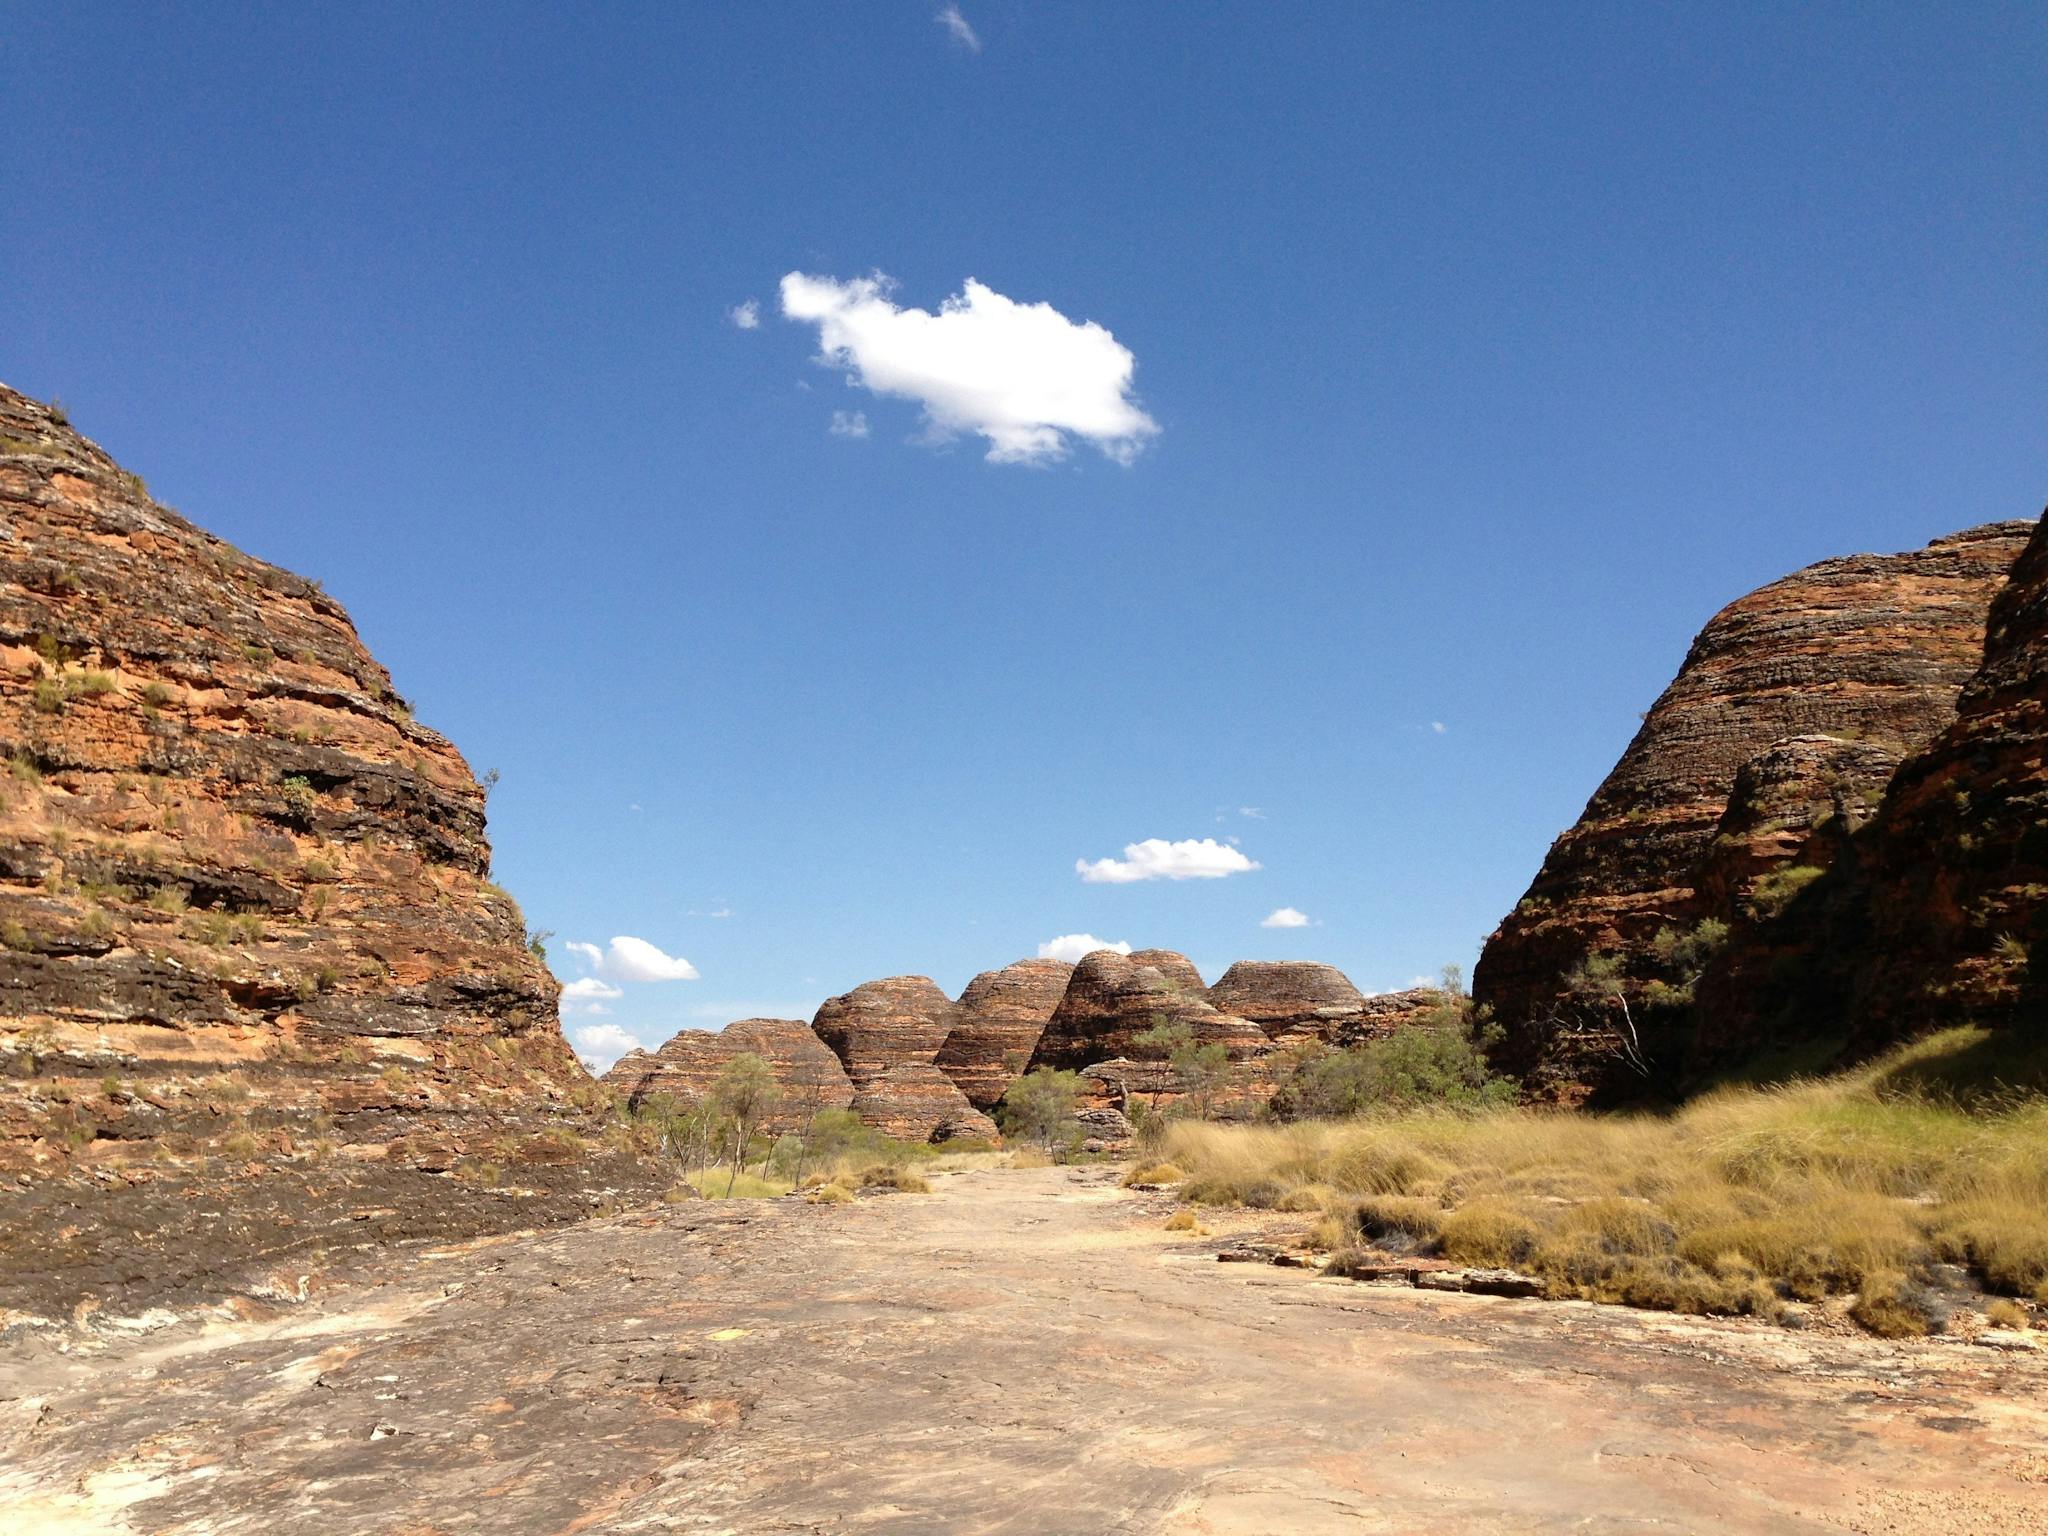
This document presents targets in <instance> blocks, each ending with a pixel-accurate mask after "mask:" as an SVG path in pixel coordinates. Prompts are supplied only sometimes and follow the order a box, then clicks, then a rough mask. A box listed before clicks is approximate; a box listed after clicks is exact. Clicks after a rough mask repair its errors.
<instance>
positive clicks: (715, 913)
mask: <svg viewBox="0 0 2048 1536" xmlns="http://www.w3.org/2000/svg"><path fill="white" fill-rule="evenodd" d="M683 916H685V917H731V916H732V908H731V907H712V908H710V909H709V910H708V911H707V910H703V909H700V908H697V907H692V908H690V910H689V911H687V912H685V913H684V914H683Z"/></svg>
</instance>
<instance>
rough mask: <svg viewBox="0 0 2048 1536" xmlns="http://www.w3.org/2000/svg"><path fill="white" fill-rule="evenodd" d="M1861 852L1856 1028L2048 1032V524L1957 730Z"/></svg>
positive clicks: (1937, 745)
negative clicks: (1967, 1026) (1864, 916)
mask: <svg viewBox="0 0 2048 1536" xmlns="http://www.w3.org/2000/svg"><path fill="white" fill-rule="evenodd" d="M1858 845H1859V852H1860V859H1859V870H1858V877H1859V881H1860V884H1861V886H1862V888H1863V890H1864V891H1865V892H1866V895H1865V898H1864V900H1865V902H1866V904H1867V910H1868V914H1869V922H1870V937H1869V939H1868V941H1867V961H1866V963H1865V964H1864V965H1863V967H1862V968H1861V976H1860V978H1859V984H1858V986H1857V988H1856V991H1855V994H1854V996H1855V1001H1854V1003H1853V1005H1852V1008H1851V1018H1852V1020H1853V1021H1854V1022H1855V1023H1856V1025H1857V1027H1858V1028H1859V1029H1860V1030H1862V1031H1869V1032H1875V1033H1876V1034H1877V1035H1878V1036H1879V1037H1886V1038H1888V1037H1896V1036H1898V1035H1901V1034H1904V1033H1906V1032H1908V1031H1909V1030H1912V1029H1916V1028H1923V1027H1925V1026H1926V1025H1928V1024H1945V1023H1959V1022H1965V1021H1968V1022H1974V1023H1980V1024H1986V1025H1993V1026H2002V1027H2023V1028H2026V1029H2029V1030H2031V1031H2032V1032H2033V1033H2034V1035H2035V1037H2036V1038H2037V1039H2048V519H2044V521H2042V522H2040V523H2037V524H2035V525H2034V529H2033V536H2032V538H2031V539H2030V540H2029V541H2028V544H2027V547H2026V550H2025V552H2024V553H2023V554H2022V555H2021V556H2020V558H2019V560H2018V561H2017V562H2016V563H2015V564H2014V566H2013V568H2012V575H2011V579H2010V581H2009V582H2008V584H2007V586H2006V587H2005V589H2004V590H2003V591H2002V592H2000V593H1999V595H1998V597H1997V598H1996V599H1995V600H1994V601H1993V603H1992V605H1991V619H1990V625H1989V628H1988V631H1987V633H1986V635H1985V642H1984V663H1983V665H1982V666H1981V667H1980V668H1979V669H1978V671H1977V674H1976V675H1975V676H1974V677H1972V678H1971V679H1970V682H1969V686H1967V687H1966V688H1965V689H1964V690H1963V695H1962V698H1961V700H1960V704H1959V712H1958V716H1957V719H1956V721H1955V723H1954V724H1953V725H1951V726H1950V727H1949V728H1948V729H1947V730H1946V731H1944V732H1943V733H1942V734H1941V736H1940V737H1939V738H1937V739H1936V741H1935V742H1934V743H1933V745H1932V746H1930V747H1929V748H1928V749H1927V750H1925V751H1923V752H1921V753H1919V754H1917V755H1915V756H1914V757H1913V758H1911V759H1910V760H1908V761H1907V763H1906V764H1905V765H1904V766H1902V767H1901V768H1900V770H1899V773H1898V775H1897V776H1896V777H1895V778H1894V779H1893V780H1892V784H1891V788H1890V790H1889V791H1888V792H1887V794H1886V796H1885V800H1884V804H1883V805H1882V806H1881V807H1880V808H1879V810H1878V814H1877V819H1876V821H1875V823H1874V824H1873V825H1872V826H1871V828H1870V829H1869V831H1868V832H1867V833H1866V834H1864V835H1863V836H1861V837H1859V838H1858Z"/></svg>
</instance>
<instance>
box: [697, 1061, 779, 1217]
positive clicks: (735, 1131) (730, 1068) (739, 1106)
mask: <svg viewBox="0 0 2048 1536" xmlns="http://www.w3.org/2000/svg"><path fill="white" fill-rule="evenodd" d="M779 1097H780V1095H779V1094H778V1093H777V1092H776V1090H775V1074H774V1073H773V1072H771V1071H770V1070H769V1069H768V1063H767V1062H765V1061H763V1060H762V1059H761V1058H760V1057H759V1056H756V1055H755V1054H754V1053H753V1052H752V1051H747V1052H745V1053H743V1054H741V1055H738V1056H735V1057H733V1059H732V1060H731V1061H729V1062H727V1063H726V1065H725V1070H724V1071H723V1072H721V1073H719V1074H718V1081H717V1082H715V1083H713V1084H712V1085H711V1102H712V1103H713V1104H715V1105H716V1106H717V1107H718V1110H719V1112H720V1113H721V1114H723V1115H724V1116H725V1117H726V1118H727V1119H728V1120H730V1121H731V1122H732V1175H731V1177H729V1178H728V1179H727V1180H726V1181H725V1192H726V1194H727V1195H730V1194H731V1193H732V1191H733V1186H734V1185H735V1184H737V1183H738V1182H739V1177H740V1165H741V1164H743V1163H744V1162H746V1160H747V1141H748V1138H749V1137H751V1136H752V1135H753V1134H754V1127H755V1126H757V1125H759V1124H760V1123H761V1121H762V1119H763V1118H764V1117H765V1116H766V1115H767V1114H768V1113H769V1111H771V1110H772V1109H774V1107H775V1103H776V1100H777V1099H778V1098H779Z"/></svg>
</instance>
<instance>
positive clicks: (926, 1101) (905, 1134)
mask: <svg viewBox="0 0 2048 1536" xmlns="http://www.w3.org/2000/svg"><path fill="white" fill-rule="evenodd" d="M853 1112H854V1113H855V1114H856V1115H859V1116H860V1118H861V1120H862V1121H863V1122H864V1123H865V1124H868V1125H872V1126H874V1127H875V1128H876V1129H877V1130H879V1131H882V1132H884V1133H885V1134H887V1135H890V1136H894V1137H896V1138H897V1139H898V1140H899V1141H986V1142H1000V1141H1001V1140H1002V1135H1001V1133H1000V1132H999V1131H997V1129H996V1123H995V1122H994V1121H993V1120H991V1119H990V1118H989V1117H988V1116H987V1115H985V1114H983V1113H982V1112H981V1111H980V1110H978V1109H976V1108H975V1107H974V1106H973V1105H972V1104H970V1103H968V1102H967V1099H966V1097H965V1096H964V1095H963V1094H962V1093H961V1092H960V1089H959V1087H958V1085H957V1084H955V1083H954V1081H953V1079H952V1078H950V1077H948V1076H947V1075H946V1074H945V1073H944V1072H942V1071H940V1070H939V1069H938V1068H937V1067H935V1066H929V1065H924V1064H917V1063H913V1064H908V1065H904V1066H900V1067H891V1068H889V1069H888V1070H887V1071H886V1072H879V1073H877V1074H876V1075H875V1076H873V1077H871V1078H869V1079H868V1080H867V1082H866V1083H864V1084H863V1085H862V1086H861V1087H860V1088H859V1089H857V1090H856V1091H855V1093H854V1096H853Z"/></svg>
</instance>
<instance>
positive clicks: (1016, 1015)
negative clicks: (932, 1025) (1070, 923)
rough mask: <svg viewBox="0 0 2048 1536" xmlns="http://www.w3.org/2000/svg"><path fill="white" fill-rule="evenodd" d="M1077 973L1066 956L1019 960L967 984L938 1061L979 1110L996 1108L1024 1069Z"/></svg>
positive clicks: (986, 973) (940, 1066)
mask: <svg viewBox="0 0 2048 1536" xmlns="http://www.w3.org/2000/svg"><path fill="white" fill-rule="evenodd" d="M1073 974H1074V967H1073V966H1072V965H1071V964H1069V963H1068V962H1067V961H1065V960H1019V961H1017V962H1016V963H1015V964H1014V965H1006V966H1004V967H1003V968H1002V969H1001V970H999V971H983V972H982V973H981V974H980V975H979V976H977V977H975V978H974V980H972V981H970V982H969V983H968V984H967V990H966V991H965V992H962V993H961V994H960V1003H959V1008H958V1014H957V1018H956V1022H955V1023H954V1025H953V1030H952V1033H951V1034H949V1035H948V1036H947V1037H946V1043H945V1044H944V1045H943V1046H941V1047H940V1049H939V1054H938V1056H937V1058H936V1065H937V1066H938V1067H939V1069H940V1070H941V1071H943V1072H944V1073H945V1074H946V1075H947V1076H948V1077H950V1078H952V1079H953V1081H954V1082H955V1083H957V1084H959V1086H960V1091H961V1092H962V1093H963V1094H965V1095H966V1096H967V1101H968V1102H969V1103H970V1104H972V1105H974V1107H975V1108H977V1109H991V1108H993V1107H994V1106H995V1105H996V1104H997V1103H998V1102H1000V1101H1001V1099H1002V1097H1003V1095H1004V1093H1006V1092H1007V1091H1008V1090H1009V1087H1010V1084H1011V1083H1012V1082H1014V1081H1015V1080H1016V1078H1017V1075H1018V1074H1019V1073H1021V1072H1022V1071H1023V1070H1024V1068H1025V1065H1026V1064H1027V1063H1028V1062H1029V1061H1030V1060H1031V1053H1032V1052H1033V1051H1034V1050H1036V1049H1037V1048H1038V1037H1039V1036H1040V1035H1041V1034H1043V1033H1044V1032H1045V1025H1046V1021H1047V1020H1048V1019H1050V1018H1051V1017H1052V1012H1053V1010H1054V1009H1055V1008H1057V1007H1058V1006H1059V1002H1060V999H1061V998H1062V997H1064V996H1065V995H1066V990H1067V980H1068V978H1069V977H1071V976H1072V975H1073Z"/></svg>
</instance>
